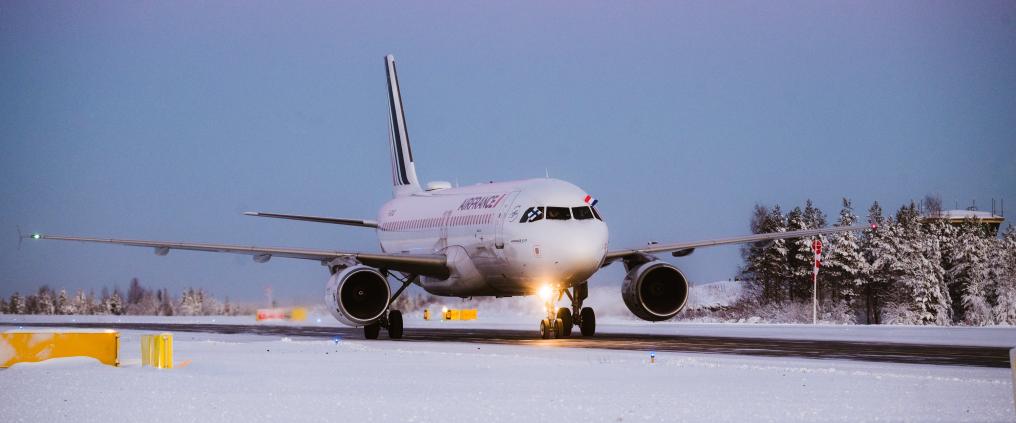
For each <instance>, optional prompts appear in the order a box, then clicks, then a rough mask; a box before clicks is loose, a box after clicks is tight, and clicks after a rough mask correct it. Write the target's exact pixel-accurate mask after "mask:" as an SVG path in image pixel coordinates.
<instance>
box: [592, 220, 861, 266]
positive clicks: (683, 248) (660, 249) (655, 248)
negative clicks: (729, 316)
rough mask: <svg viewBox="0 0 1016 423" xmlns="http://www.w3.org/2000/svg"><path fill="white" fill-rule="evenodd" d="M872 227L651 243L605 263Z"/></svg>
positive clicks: (610, 253)
mask: <svg viewBox="0 0 1016 423" xmlns="http://www.w3.org/2000/svg"><path fill="white" fill-rule="evenodd" d="M872 228H874V226H869V225H856V226H834V227H831V228H821V229H805V230H801V231H789V232H773V233H767V234H753V235H745V236H739V237H734V238H721V239H710V240H703V241H695V242H681V243H676V244H650V245H648V246H645V247H640V248H629V249H624V250H614V251H608V252H607V255H606V257H604V259H603V265H604V266H606V265H608V264H610V263H613V262H614V261H615V260H617V259H624V258H626V257H632V256H640V255H645V254H653V253H667V252H669V253H673V255H674V256H675V257H680V256H686V255H688V254H691V252H692V251H694V250H695V249H696V248H702V247H713V246H716V245H727V244H747V243H749V242H758V241H770V240H775V239H785V238H805V237H810V236H815V235H825V234H832V233H837V232H850V231H860V230H865V229H872Z"/></svg>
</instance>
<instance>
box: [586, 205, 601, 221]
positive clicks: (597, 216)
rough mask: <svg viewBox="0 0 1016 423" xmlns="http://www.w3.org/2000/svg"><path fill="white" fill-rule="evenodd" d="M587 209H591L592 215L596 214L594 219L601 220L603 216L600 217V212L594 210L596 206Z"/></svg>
mask: <svg viewBox="0 0 1016 423" xmlns="http://www.w3.org/2000/svg"><path fill="white" fill-rule="evenodd" d="M589 209H590V210H592V211H593V216H596V220H599V221H601V222H602V221H603V218H602V217H600V212H598V211H596V207H590V208H589Z"/></svg>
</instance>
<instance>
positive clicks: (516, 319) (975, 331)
mask: <svg viewBox="0 0 1016 423" xmlns="http://www.w3.org/2000/svg"><path fill="white" fill-rule="evenodd" d="M404 319H405V325H406V330H407V332H411V331H412V329H413V328H431V329H435V328H449V329H452V328H456V329H462V328H467V329H512V330H529V331H533V333H534V334H535V333H536V331H537V330H538V327H539V319H540V316H539V315H529V316H526V315H517V314H494V313H487V312H485V311H484V310H483V309H480V312H479V320H475V321H442V320H423V316H421V315H419V314H415V313H414V314H407V315H405V316H404ZM70 321H74V322H82V323H85V322H88V323H166V324H219V325H276V326H279V325H281V326H323V327H344V326H342V324H341V323H339V322H337V321H336V320H335V319H334V318H332V317H331V316H329V315H324V314H320V311H313V310H312V311H311V314H310V315H309V317H308V319H307V320H306V321H303V322H284V321H272V322H260V323H258V322H256V321H255V320H254V317H253V316H171V317H165V316H108V315H107V316H103V315H93V316H45V315H0V325H9V326H15V327H16V326H18V325H22V324H30V323H32V322H38V323H61V322H70ZM37 329H38V330H37ZM24 330H32V331H45V330H49V329H44V328H32V327H30V326H25V327H24ZM596 330H597V332H599V333H645V334H661V335H687V336H717V337H733V338H773V339H804V340H828V341H859V342H886V343H906V344H933V345H965V346H985V347H1009V348H1013V347H1016V327H1014V326H986V327H985V326H909V325H822V324H820V325H810V324H758V323H697V322H694V323H693V322H683V321H679V320H678V321H666V322H656V323H651V322H645V321H642V320H636V319H633V318H618V317H606V318H601V317H599V316H597V325H596Z"/></svg>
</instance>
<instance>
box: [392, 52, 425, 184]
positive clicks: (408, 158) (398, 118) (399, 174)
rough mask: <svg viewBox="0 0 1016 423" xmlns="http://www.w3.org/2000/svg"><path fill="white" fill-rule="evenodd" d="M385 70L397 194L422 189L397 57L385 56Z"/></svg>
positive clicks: (393, 178) (393, 182)
mask: <svg viewBox="0 0 1016 423" xmlns="http://www.w3.org/2000/svg"><path fill="white" fill-rule="evenodd" d="M385 71H386V72H387V73H388V121H389V131H390V132H389V134H388V135H389V145H390V146H391V154H392V184H393V185H394V188H393V190H394V193H395V195H396V196H400V195H408V194H412V193H416V192H420V191H422V190H421V189H420V183H419V182H418V181H417V179H416V167H415V166H414V165H413V149H412V147H410V146H409V131H407V130H406V114H405V111H404V110H403V108H402V90H400V89H399V75H398V74H397V73H396V72H395V57H394V56H392V55H390V54H389V55H387V56H385Z"/></svg>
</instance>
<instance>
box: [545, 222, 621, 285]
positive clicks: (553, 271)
mask: <svg viewBox="0 0 1016 423" xmlns="http://www.w3.org/2000/svg"><path fill="white" fill-rule="evenodd" d="M596 223H598V224H596V225H575V226H574V227H572V228H568V230H567V231H562V232H561V233H559V234H558V235H557V236H553V237H548V238H547V239H545V240H544V241H543V242H542V243H541V244H542V246H541V248H542V249H543V252H542V254H543V255H544V257H543V259H544V260H546V261H545V266H546V267H545V268H544V269H545V272H546V274H547V275H548V279H553V280H554V281H557V282H559V283H565V284H574V283H580V282H582V281H584V280H586V279H587V278H589V277H590V276H592V274H593V273H595V272H596V271H597V270H599V268H600V264H601V263H602V261H603V256H604V255H605V254H606V252H607V231H606V226H605V225H603V224H602V223H601V222H596Z"/></svg>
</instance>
